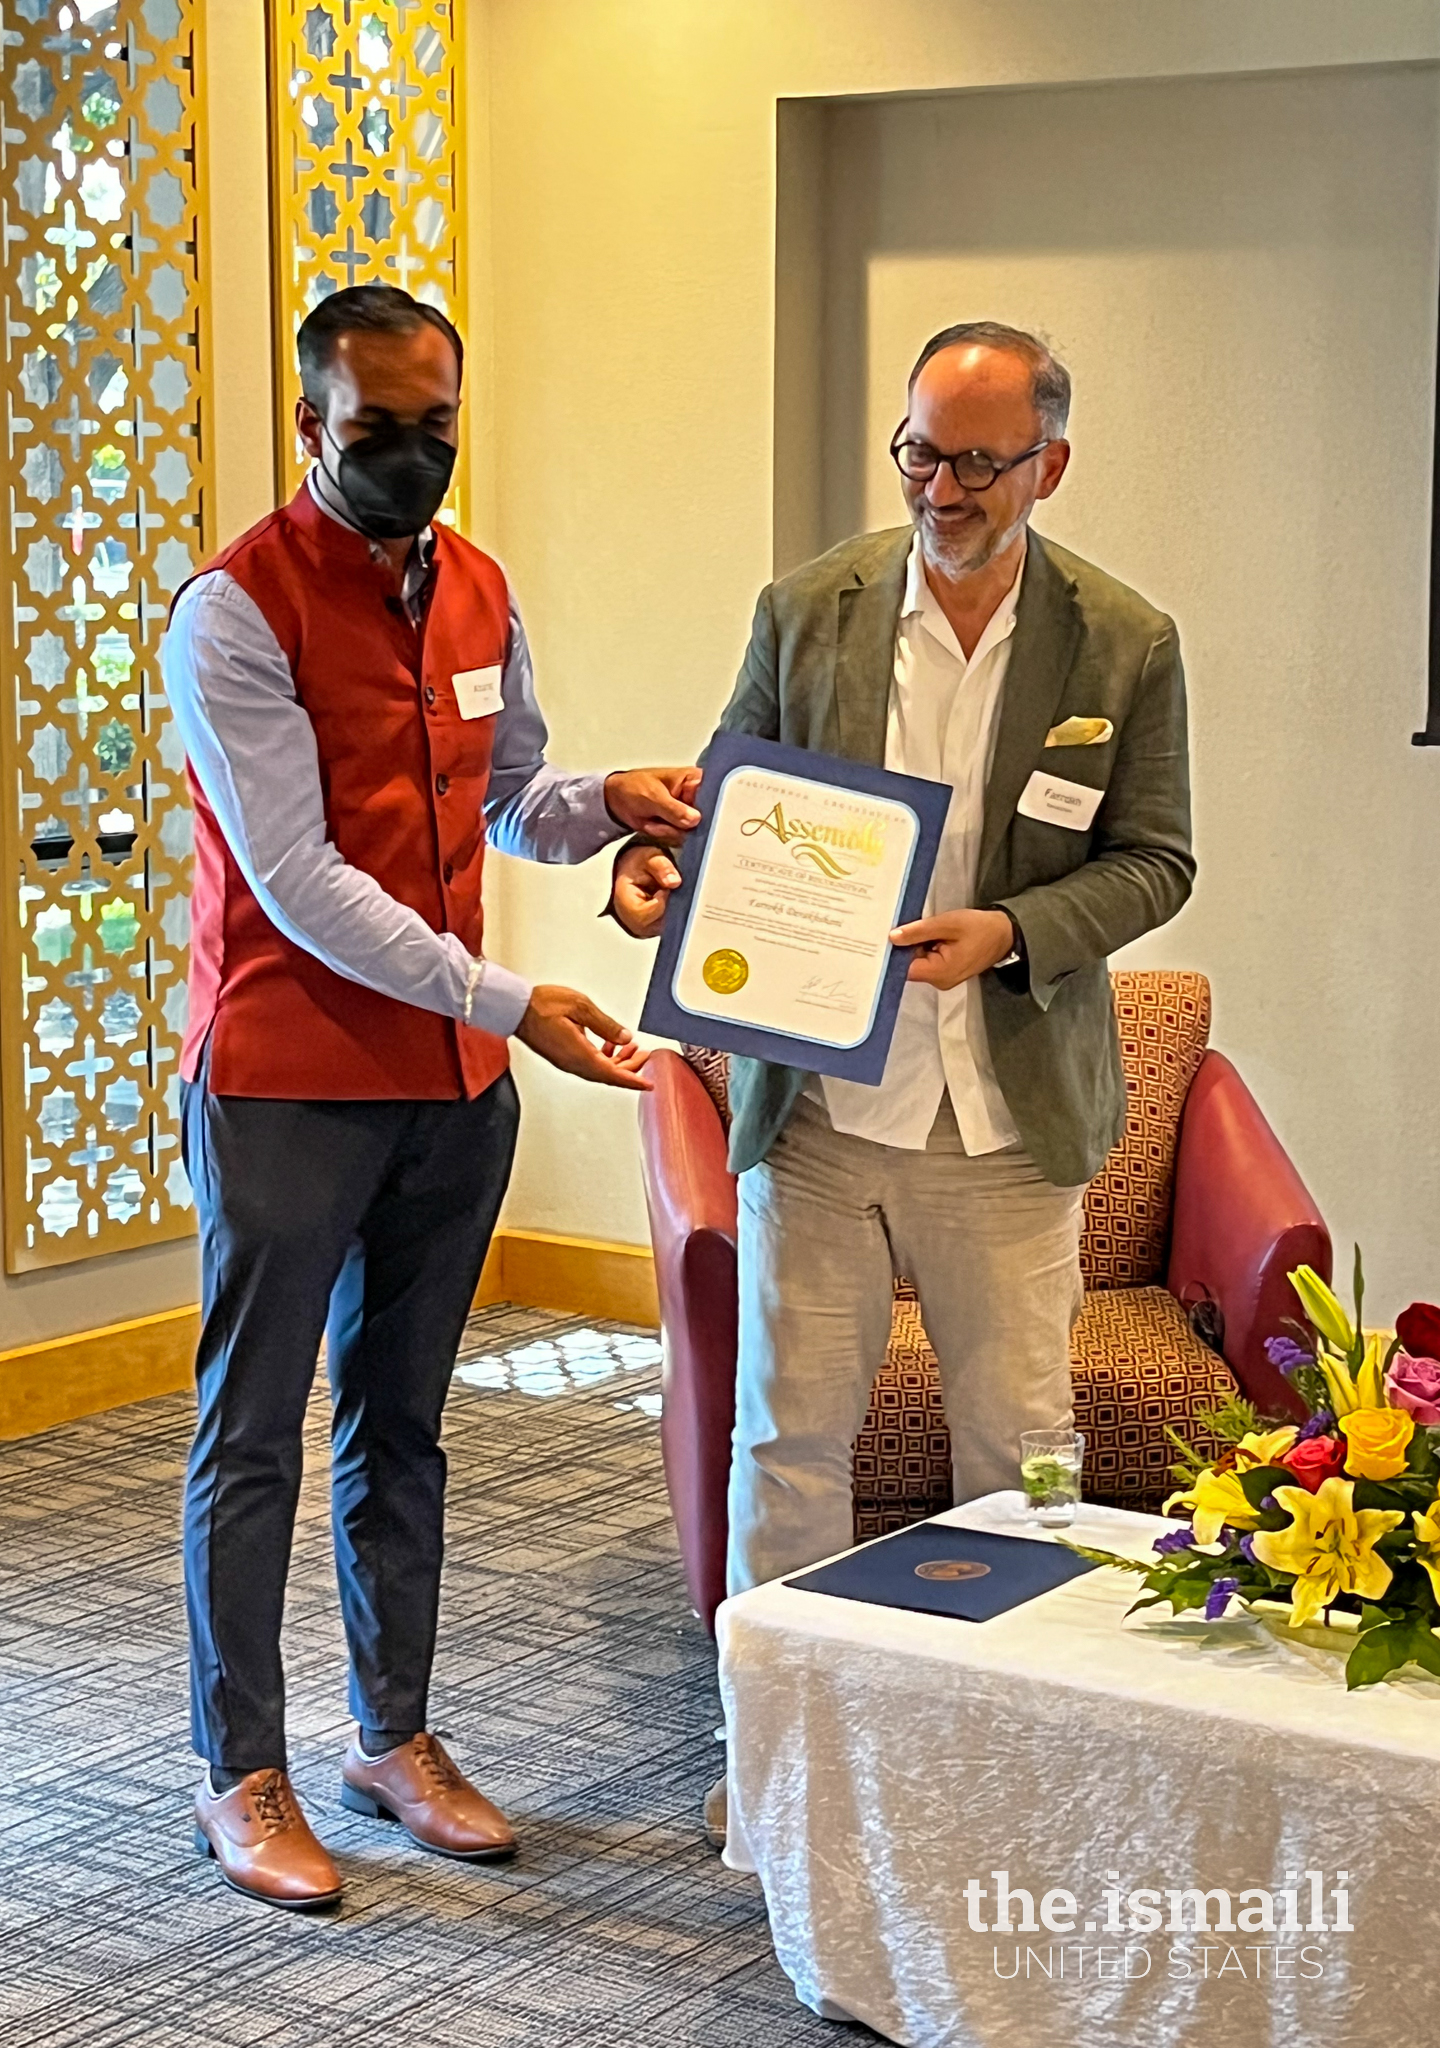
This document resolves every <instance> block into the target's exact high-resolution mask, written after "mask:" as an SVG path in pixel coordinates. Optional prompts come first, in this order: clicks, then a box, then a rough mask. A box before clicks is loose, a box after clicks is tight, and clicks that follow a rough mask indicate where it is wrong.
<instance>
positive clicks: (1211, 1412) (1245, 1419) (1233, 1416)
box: [1195, 1394, 1280, 1444]
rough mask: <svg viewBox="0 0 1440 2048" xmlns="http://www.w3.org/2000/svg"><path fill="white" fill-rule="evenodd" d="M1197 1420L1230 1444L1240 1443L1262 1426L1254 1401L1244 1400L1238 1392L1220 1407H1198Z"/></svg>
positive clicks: (1203, 1427)
mask: <svg viewBox="0 0 1440 2048" xmlns="http://www.w3.org/2000/svg"><path fill="white" fill-rule="evenodd" d="M1195 1420H1196V1421H1197V1422H1198V1423H1199V1424H1200V1427H1201V1428H1202V1429H1208V1430H1210V1431H1211V1432H1212V1434H1213V1435H1215V1436H1218V1437H1221V1438H1223V1439H1224V1441H1225V1442H1226V1443H1229V1444H1238V1443H1239V1441H1240V1439H1241V1437H1242V1436H1248V1435H1249V1434H1250V1432H1251V1431H1252V1430H1258V1429H1259V1428H1260V1427H1261V1421H1260V1415H1259V1413H1258V1411H1257V1409H1256V1407H1255V1404H1254V1402H1253V1401H1243V1400H1241V1398H1240V1396H1239V1395H1238V1394H1231V1395H1230V1396H1229V1397H1228V1398H1227V1399H1226V1400H1224V1401H1222V1402H1221V1403H1220V1406H1219V1407H1218V1408H1197V1409H1196V1410H1195ZM1279 1426H1280V1425H1279V1424H1277V1425H1276V1427H1277V1428H1278V1427H1279Z"/></svg>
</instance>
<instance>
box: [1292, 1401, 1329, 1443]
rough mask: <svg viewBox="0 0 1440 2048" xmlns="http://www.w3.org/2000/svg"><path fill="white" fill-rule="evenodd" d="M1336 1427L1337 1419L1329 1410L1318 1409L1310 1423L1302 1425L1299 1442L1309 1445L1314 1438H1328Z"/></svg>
mask: <svg viewBox="0 0 1440 2048" xmlns="http://www.w3.org/2000/svg"><path fill="white" fill-rule="evenodd" d="M1334 1427H1335V1417H1334V1416H1333V1415H1332V1414H1331V1413H1330V1411H1329V1409H1328V1408H1317V1409H1316V1411H1315V1413H1314V1414H1313V1415H1312V1416H1311V1417H1310V1420H1309V1421H1308V1422H1302V1423H1301V1425H1300V1436H1299V1441H1300V1442H1301V1443H1302V1444H1303V1443H1307V1442H1308V1441H1309V1439H1310V1438H1311V1437H1312V1436H1328V1435H1329V1434H1330V1431H1331V1430H1332V1429H1333V1428H1334Z"/></svg>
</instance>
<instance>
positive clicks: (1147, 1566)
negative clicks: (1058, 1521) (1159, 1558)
mask: <svg viewBox="0 0 1440 2048" xmlns="http://www.w3.org/2000/svg"><path fill="white" fill-rule="evenodd" d="M1059 1542H1060V1545H1061V1547H1062V1549H1065V1550H1073V1551H1074V1553H1075V1555H1076V1556H1077V1557H1083V1558H1084V1559H1085V1560H1086V1561H1087V1563H1089V1564H1108V1565H1110V1566H1112V1567H1113V1568H1114V1570H1116V1571H1120V1572H1141V1573H1144V1572H1152V1571H1154V1569H1155V1566H1154V1564H1153V1563H1151V1562H1148V1561H1147V1560H1145V1559H1143V1558H1138V1557H1121V1556H1119V1555H1118V1554H1117V1553H1116V1552H1115V1551H1113V1550H1091V1549H1089V1548H1088V1547H1087V1546H1086V1545H1085V1544H1083V1543H1074V1542H1071V1541H1070V1540H1069V1539H1068V1538H1067V1537H1064V1536H1062V1537H1060V1538H1059Z"/></svg>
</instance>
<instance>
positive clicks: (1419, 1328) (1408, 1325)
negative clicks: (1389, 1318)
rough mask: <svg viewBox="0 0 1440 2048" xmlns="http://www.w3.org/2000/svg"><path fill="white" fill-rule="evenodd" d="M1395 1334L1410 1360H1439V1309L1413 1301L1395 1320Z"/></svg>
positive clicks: (1430, 1304) (1425, 1303)
mask: <svg viewBox="0 0 1440 2048" xmlns="http://www.w3.org/2000/svg"><path fill="white" fill-rule="evenodd" d="M1395 1334H1396V1336H1397V1337H1398V1338H1399V1339H1400V1342H1401V1343H1402V1344H1403V1345H1404V1346H1405V1349H1406V1350H1407V1351H1408V1352H1409V1353H1410V1356H1411V1357H1412V1358H1440V1308H1436V1306H1435V1304H1434V1303H1433V1302H1430V1301H1413V1302H1411V1304H1410V1306H1409V1308H1407V1309H1406V1311H1405V1313H1404V1315H1403V1316H1397V1317H1396V1318H1395Z"/></svg>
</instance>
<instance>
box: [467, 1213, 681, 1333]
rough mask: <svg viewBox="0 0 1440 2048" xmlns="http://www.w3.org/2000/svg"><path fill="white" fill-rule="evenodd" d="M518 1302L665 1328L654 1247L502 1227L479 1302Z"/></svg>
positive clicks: (496, 1236) (497, 1234)
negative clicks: (662, 1321) (662, 1324)
mask: <svg viewBox="0 0 1440 2048" xmlns="http://www.w3.org/2000/svg"><path fill="white" fill-rule="evenodd" d="M491 1301H515V1302H520V1303H521V1304H522V1305H524V1306H525V1307H527V1308H553V1309H564V1310H566V1311H568V1313H569V1314H571V1315H576V1316H607V1317H610V1318H612V1319H613V1320H614V1321H615V1322H617V1323H643V1324H645V1325H646V1327H647V1328H649V1329H652V1330H653V1329H658V1328H659V1326H660V1306H659V1302H658V1300H657V1298H656V1294H655V1260H654V1258H653V1256H652V1255H651V1252H650V1250H649V1247H648V1246H645V1245H638V1244H607V1243H605V1242H604V1241H603V1240H602V1239H600V1238H594V1237H558V1236H555V1235H553V1234H552V1233H551V1232H549V1231H546V1230H498V1231H496V1233H495V1242H494V1243H493V1244H492V1245H491V1247H490V1256H489V1258H488V1259H487V1260H486V1261H485V1270H484V1272H483V1273H482V1274H481V1276H480V1286H479V1289H478V1290H477V1292H476V1295H475V1304H476V1306H477V1308H478V1307H482V1306H483V1305H484V1304H485V1303H487V1302H491Z"/></svg>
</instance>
